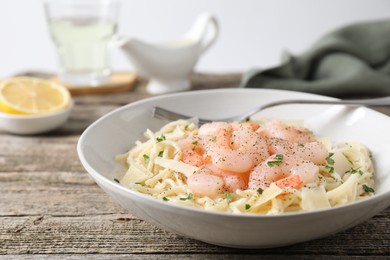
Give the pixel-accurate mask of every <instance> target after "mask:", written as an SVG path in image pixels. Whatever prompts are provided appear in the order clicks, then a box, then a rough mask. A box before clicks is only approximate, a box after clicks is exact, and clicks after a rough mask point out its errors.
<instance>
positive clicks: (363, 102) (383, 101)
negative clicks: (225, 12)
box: [153, 96, 390, 125]
mask: <svg viewBox="0 0 390 260" xmlns="http://www.w3.org/2000/svg"><path fill="white" fill-rule="evenodd" d="M287 104H316V105H317V104H318V105H347V106H390V96H388V97H383V98H372V99H350V100H305V99H290V100H281V101H275V102H270V103H267V104H264V105H261V106H258V107H255V108H253V109H252V110H250V111H248V112H245V113H243V114H240V115H235V116H231V117H226V118H219V119H206V118H198V120H199V125H203V124H206V123H210V122H213V121H214V122H215V121H223V122H233V121H241V120H248V119H249V118H250V117H251V116H252V115H254V114H256V113H257V112H259V111H261V110H264V109H267V108H270V107H275V106H281V105H287ZM153 117H155V118H159V119H163V120H169V121H175V120H179V119H189V118H194V117H196V115H183V114H179V113H176V112H173V111H170V110H167V109H165V108H162V107H158V106H156V107H154V108H153Z"/></svg>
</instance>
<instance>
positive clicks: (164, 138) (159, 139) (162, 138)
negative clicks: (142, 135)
mask: <svg viewBox="0 0 390 260" xmlns="http://www.w3.org/2000/svg"><path fill="white" fill-rule="evenodd" d="M156 140H157V143H159V142H162V141H165V140H167V138H166V137H165V135H162V136H160V137H157V138H156Z"/></svg>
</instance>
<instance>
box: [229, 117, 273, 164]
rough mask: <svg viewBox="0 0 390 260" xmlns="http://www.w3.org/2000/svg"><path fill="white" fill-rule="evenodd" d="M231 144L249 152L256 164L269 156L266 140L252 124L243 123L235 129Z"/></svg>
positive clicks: (235, 147)
mask: <svg viewBox="0 0 390 260" xmlns="http://www.w3.org/2000/svg"><path fill="white" fill-rule="evenodd" d="M233 129H234V127H233ZM231 146H232V147H233V149H238V150H240V151H242V152H243V153H246V154H248V155H249V156H250V157H251V159H252V161H253V163H254V164H255V165H257V164H259V163H260V162H262V161H264V160H265V159H267V158H268V157H269V152H268V147H267V142H266V140H265V139H264V138H263V137H261V136H260V135H259V134H258V133H256V132H255V130H254V128H253V127H252V126H251V125H244V124H241V126H240V127H237V128H236V129H235V130H234V131H233V134H232V138H231Z"/></svg>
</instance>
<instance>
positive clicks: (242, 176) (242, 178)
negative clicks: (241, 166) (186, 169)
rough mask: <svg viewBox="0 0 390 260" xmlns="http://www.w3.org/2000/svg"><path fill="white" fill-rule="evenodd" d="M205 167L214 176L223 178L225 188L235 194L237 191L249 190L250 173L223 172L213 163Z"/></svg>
mask: <svg viewBox="0 0 390 260" xmlns="http://www.w3.org/2000/svg"><path fill="white" fill-rule="evenodd" d="M204 167H206V168H208V169H210V170H211V171H212V172H213V174H214V175H217V176H220V177H222V178H223V181H224V184H225V188H226V189H227V190H228V191H230V192H235V191H236V190H237V189H241V190H245V189H247V188H248V180H249V172H246V173H236V172H231V171H223V170H221V169H220V168H218V167H217V166H215V165H214V164H212V163H207V164H205V166H204Z"/></svg>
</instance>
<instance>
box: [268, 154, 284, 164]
mask: <svg viewBox="0 0 390 260" xmlns="http://www.w3.org/2000/svg"><path fill="white" fill-rule="evenodd" d="M282 162H283V154H277V155H275V160H274V161H268V162H267V165H268V166H269V167H273V166H279V165H281V164H282Z"/></svg>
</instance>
